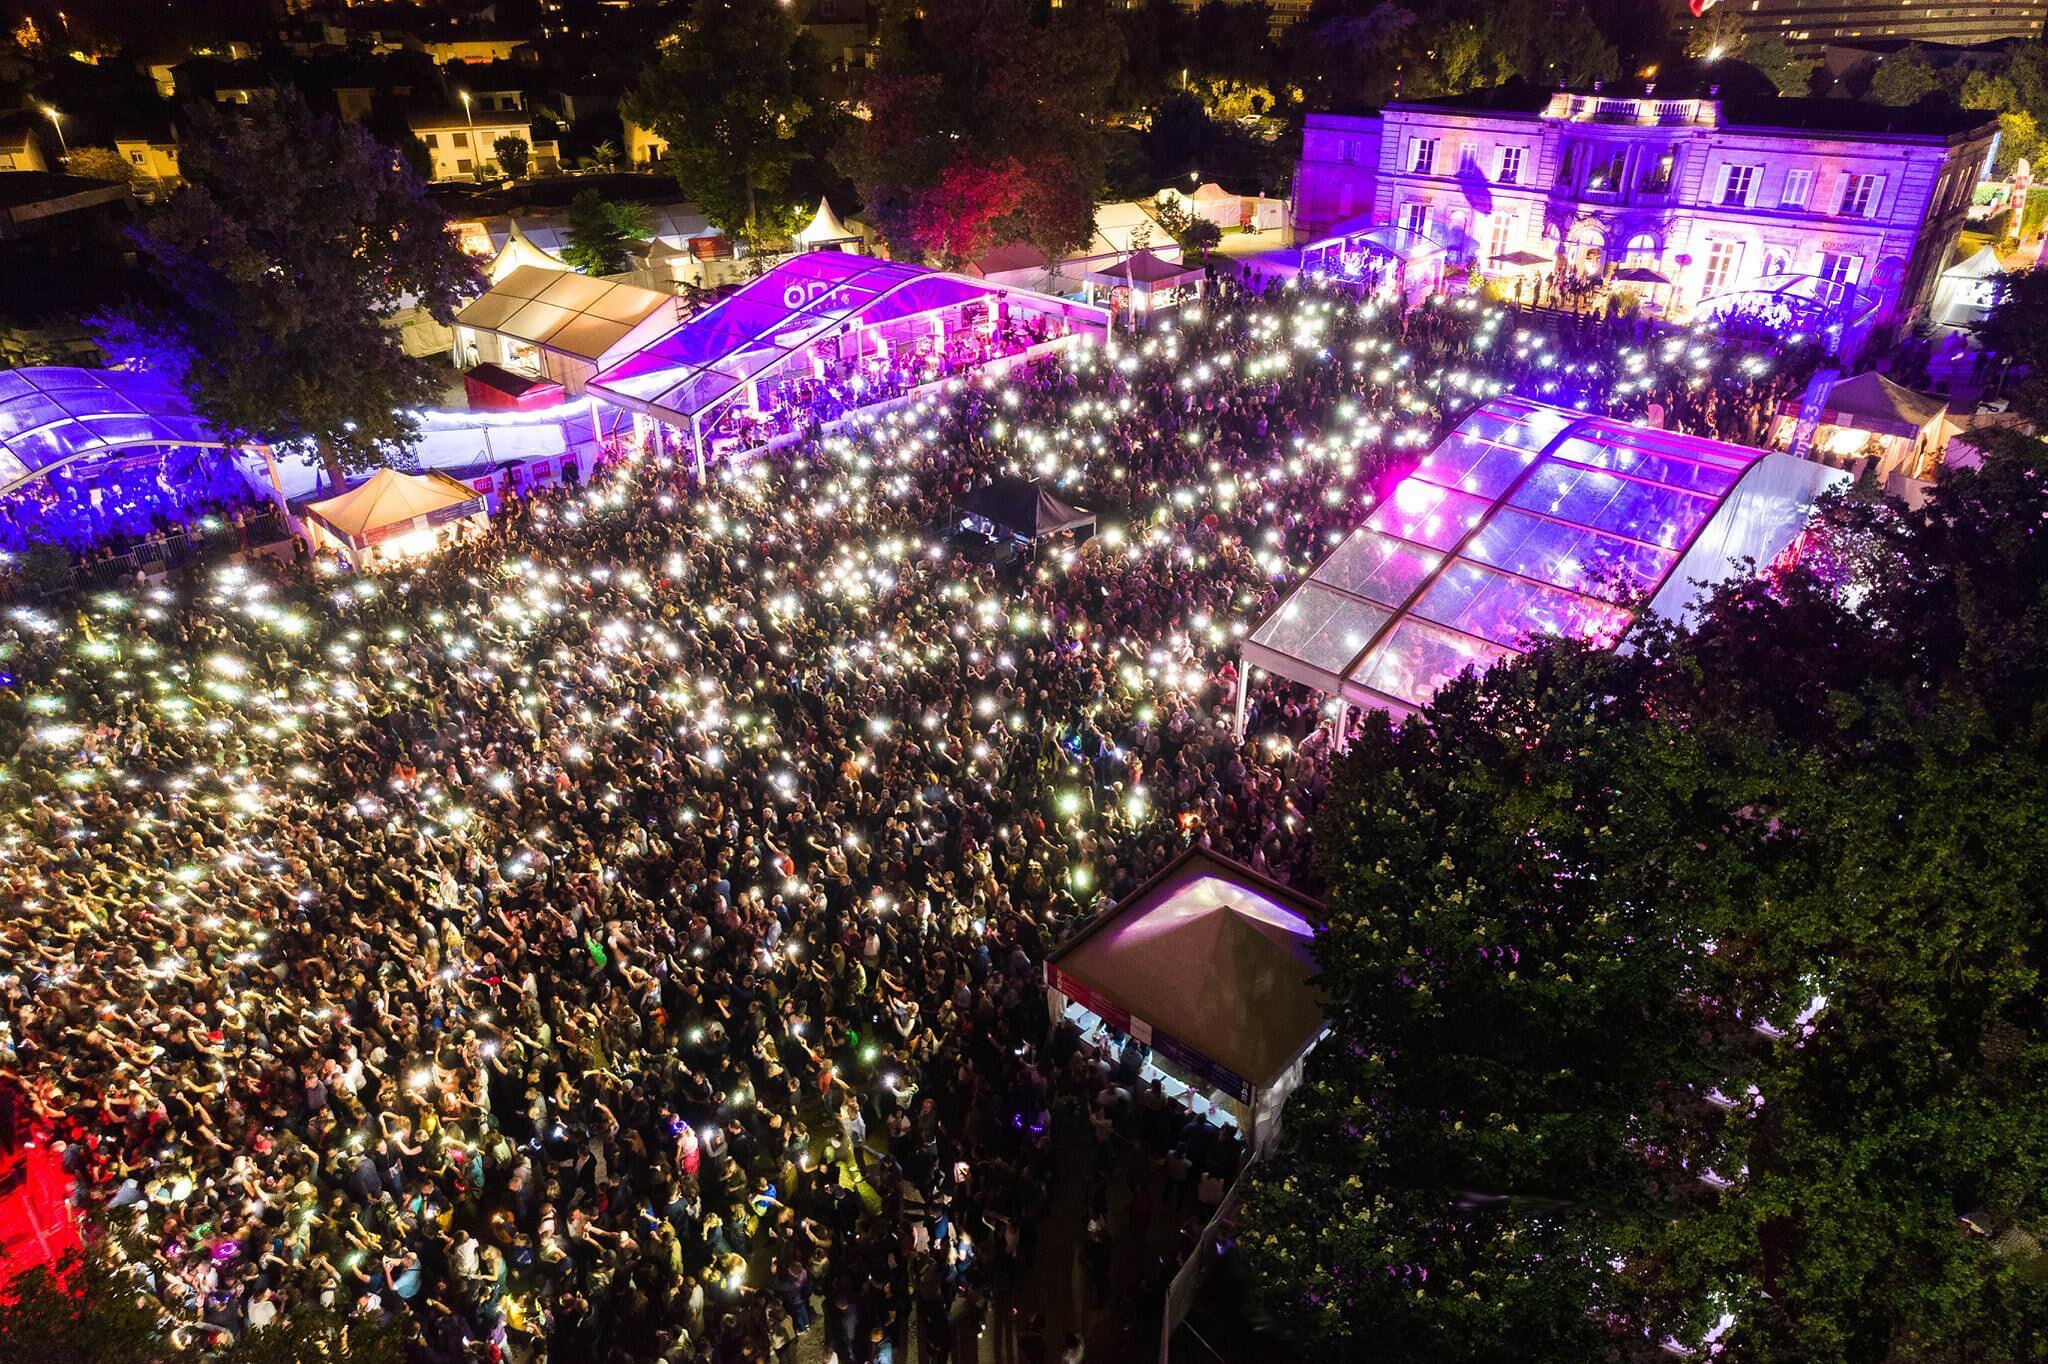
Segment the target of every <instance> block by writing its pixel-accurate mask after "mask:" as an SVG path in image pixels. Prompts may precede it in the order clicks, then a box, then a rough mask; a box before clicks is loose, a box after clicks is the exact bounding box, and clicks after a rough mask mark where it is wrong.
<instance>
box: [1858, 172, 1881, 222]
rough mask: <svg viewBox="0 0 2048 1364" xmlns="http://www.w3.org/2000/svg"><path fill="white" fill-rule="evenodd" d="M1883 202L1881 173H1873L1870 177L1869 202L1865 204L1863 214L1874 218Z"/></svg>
mask: <svg viewBox="0 0 2048 1364" xmlns="http://www.w3.org/2000/svg"><path fill="white" fill-rule="evenodd" d="M1883 204H1884V177H1883V176H1882V175H1873V176H1871V177H1870V203H1869V204H1868V205H1866V207H1865V212H1864V214H1863V216H1864V217H1866V218H1875V217H1876V216H1877V215H1878V212H1879V210H1880V209H1881V207H1882V206H1883Z"/></svg>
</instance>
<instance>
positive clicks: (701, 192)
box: [627, 0, 832, 245]
mask: <svg viewBox="0 0 2048 1364" xmlns="http://www.w3.org/2000/svg"><path fill="white" fill-rule="evenodd" d="M829 110H830V101H829V100H828V99H827V98H826V95H825V88H824V58H823V55H822V53H821V52H820V51H819V49H818V45H817V43H816V41H815V40H813V39H811V38H810V37H808V36H807V35H806V34H805V33H804V32H803V30H802V28H801V27H800V26H799V25H798V23H797V20H796V15H795V11H794V10H792V9H791V8H790V7H789V6H787V5H782V4H777V3H775V0H695V3H694V4H693V5H692V6H691V8H690V17H689V20H688V22H687V23H686V24H685V25H684V26H683V31H682V33H681V35H680V37H679V39H678V41H677V42H676V43H675V45H674V46H673V47H671V48H670V49H669V50H668V51H667V52H665V53H664V54H663V55H662V57H661V58H660V60H658V61H657V62H655V63H654V65H652V66H650V67H648V68H647V70H646V71H645V72H644V73H643V74H642V75H641V78H640V87H639V89H638V91H636V92H635V93H634V95H633V96H632V97H631V98H630V99H629V101H628V105H627V112H628V113H629V115H630V116H631V117H632V118H633V120H634V121H635V122H637V123H640V124H643V125H645V126H646V127H649V128H652V129H653V130H654V132H655V134H656V135H657V136H659V137H660V138H661V139H662V141H664V142H666V143H667V144H668V149H669V150H668V166H669V170H670V172H671V173H672V174H673V175H674V176H675V178H676V183H677V184H678V185H680V186H681V187H682V190H683V193H685V194H687V195H689V196H690V198H691V199H692V200H694V201H695V202H696V204H697V206H698V207H699V208H700V209H702V210H703V213H704V216H705V217H706V218H708V219H709V220H710V221H711V223H712V224H713V225H714V226H716V227H717V228H718V229H719V230H720V231H722V232H725V233H727V234H728V235H730V236H734V237H738V238H741V239H743V240H745V241H746V242H747V243H749V244H750V245H751V244H753V243H756V242H758V241H759V240H760V237H761V224H762V220H763V218H764V216H765V215H767V214H770V213H772V212H773V211H774V210H776V209H777V208H782V209H787V208H789V207H791V206H792V205H793V204H794V202H795V200H794V196H793V193H792V183H793V181H794V179H795V176H796V173H797V170H798V167H799V166H800V165H802V164H803V163H804V162H806V161H808V160H811V159H813V158H814V157H816V156H818V155H819V154H820V153H821V152H822V150H823V148H824V147H825V146H826V145H827V143H828V142H829V141H830V139H831V136H832V129H831V126H830V123H829V117H830V115H829Z"/></svg>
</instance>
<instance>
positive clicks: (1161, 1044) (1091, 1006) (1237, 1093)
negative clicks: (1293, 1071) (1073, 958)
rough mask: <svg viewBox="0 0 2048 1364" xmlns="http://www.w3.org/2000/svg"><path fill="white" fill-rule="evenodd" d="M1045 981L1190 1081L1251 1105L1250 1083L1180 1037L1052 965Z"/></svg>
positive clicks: (1047, 967) (1047, 970)
mask: <svg viewBox="0 0 2048 1364" xmlns="http://www.w3.org/2000/svg"><path fill="white" fill-rule="evenodd" d="M1045 979H1046V984H1048V985H1050V986H1052V988H1053V989H1055V990H1058V991H1059V992H1060V993H1061V994H1063V995H1065V996H1066V997H1067V998H1068V999H1070V1000H1072V1001H1073V1002H1074V1003H1076V1004H1078V1005H1080V1006H1081V1007H1082V1008H1084V1009H1086V1010H1088V1011H1089V1012H1090V1013H1092V1014H1094V1015H1095V1016H1096V1017H1097V1018H1100V1019H1101V1020H1102V1021H1103V1022H1104V1023H1106V1024H1108V1025H1109V1027H1110V1028H1111V1029H1113V1030H1114V1031H1116V1032H1120V1033H1122V1034H1123V1035H1124V1036H1126V1037H1134V1038H1136V1039H1137V1040H1138V1041H1139V1042H1142V1043H1144V1044H1146V1045H1147V1046H1150V1047H1151V1048H1152V1054H1153V1055H1154V1056H1156V1057H1165V1058H1166V1059H1167V1060H1168V1061H1170V1062H1172V1063H1173V1065H1174V1068H1175V1069H1177V1070H1179V1071H1180V1072H1181V1073H1182V1074H1183V1075H1186V1076H1187V1077H1188V1078H1189V1079H1191V1080H1194V1081H1196V1082H1198V1083H1200V1084H1202V1085H1205V1086H1207V1087H1208V1088H1210V1089H1212V1090H1214V1091H1216V1092H1217V1093H1219V1094H1227V1095H1229V1096H1230V1097H1231V1098H1233V1099H1236V1100H1237V1101H1238V1102H1239V1103H1241V1104H1249V1103H1250V1102H1251V1101H1252V1082H1251V1081H1250V1080H1247V1079H1245V1078H1244V1076H1242V1075H1239V1074H1238V1073H1237V1072H1236V1071H1234V1070H1231V1069H1229V1068H1228V1067H1226V1066H1220V1065H1218V1064H1216V1062H1214V1061H1212V1060H1210V1059H1209V1058H1208V1057H1206V1056H1204V1055H1202V1053H1200V1052H1198V1051H1196V1050H1195V1049H1194V1048H1193V1047H1190V1046H1188V1045H1187V1044H1186V1043H1184V1042H1182V1041H1181V1040H1180V1039H1179V1038H1177V1037H1174V1036H1173V1035H1171V1034H1170V1033H1164V1032H1161V1031H1160V1030H1159V1029H1157V1028H1155V1027H1153V1026H1152V1025H1151V1024H1150V1023H1148V1022H1146V1021H1145V1020H1144V1019H1142V1018H1133V1017H1132V1016H1131V1013H1130V1010H1128V1009H1126V1008H1124V1007H1123V1006H1122V1005H1120V1004H1116V1003H1114V1002H1113V1001H1111V1000H1107V999H1104V998H1103V997H1102V996H1101V995H1099V994H1097V993H1096V992H1095V991H1094V990H1092V989H1090V988H1089V987H1088V986H1086V985H1084V984H1082V983H1081V982H1080V981H1078V980H1075V979H1074V978H1073V977H1072V976H1070V975H1068V974H1067V973H1066V972H1064V971H1062V970H1060V968H1059V967H1057V966H1055V965H1053V964H1052V963H1051V962H1047V963H1046V964H1045Z"/></svg>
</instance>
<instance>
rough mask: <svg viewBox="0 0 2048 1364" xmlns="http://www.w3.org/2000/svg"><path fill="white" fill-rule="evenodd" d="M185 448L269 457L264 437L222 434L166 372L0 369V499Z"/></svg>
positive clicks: (47, 367)
mask: <svg viewBox="0 0 2048 1364" xmlns="http://www.w3.org/2000/svg"><path fill="white" fill-rule="evenodd" d="M180 447H183V448H188V449H190V448H199V449H214V450H239V449H249V450H254V451H256V452H258V453H260V454H261V455H262V456H263V457H264V459H265V461H266V462H268V460H269V456H270V451H269V449H268V448H267V447H265V446H263V445H262V444H261V443H257V442H246V443H236V442H232V441H227V440H223V439H222V438H221V436H220V434H219V433H218V432H216V431H215V430H214V429H213V428H212V427H211V426H210V425H209V424H208V423H207V422H206V421H205V420H204V419H203V418H201V417H199V416H197V415H195V414H194V413H193V411H192V404H191V403H190V402H188V401H186V398H185V395H184V394H183V393H182V392H180V391H179V389H178V387H177V385H176V384H175V383H173V382H172V381H171V380H169V379H167V378H164V377H163V376H161V375H157V374H152V373H148V372H145V371H130V370H117V369H80V368H76V367H73V366H68V365H51V366H42V367H35V368H29V369H12V370H0V497H5V496H6V495H7V494H9V493H12V492H14V491H15V490H16V489H19V488H22V487H24V486H26V485H28V484H30V483H33V482H34V481H35V480H37V479H39V478H46V477H48V476H49V475H51V474H54V473H56V472H57V471H59V470H60V469H61V470H68V471H70V472H71V473H73V474H90V472H91V470H92V468H93V467H94V466H96V465H101V464H109V463H112V462H114V461H117V460H118V461H127V460H132V459H137V458H144V457H148V456H150V455H153V454H154V455H159V456H160V455H161V454H162V453H163V452H165V451H168V450H172V449H177V448H180ZM274 481H275V480H274V470H273V482H274Z"/></svg>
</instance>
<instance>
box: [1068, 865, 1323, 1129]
mask: <svg viewBox="0 0 2048 1364" xmlns="http://www.w3.org/2000/svg"><path fill="white" fill-rule="evenodd" d="M1321 914H1322V906H1321V905H1320V904H1319V903H1318V902H1316V901H1315V900H1313V899H1310V898H1309V897H1308V896H1305V895H1302V894H1300V893H1299V892H1297V891H1294V890H1291V889H1289V888H1288V887H1286V886H1283V885H1281V884H1280V883H1279V882H1277V881H1273V880H1270V879H1268V878H1267V877H1264V876H1261V875H1260V874H1259V873H1257V872H1255V871H1253V870H1252V869H1251V868H1249V867H1246V866H1242V865H1240V864H1238V863H1236V862H1233V861H1231V860H1230V859H1228V858H1226V857H1221V856H1218V855H1217V854H1215V853H1212V852H1209V851H1208V850H1207V849H1204V848H1200V847H1193V848H1189V849H1188V850H1187V851H1186V852H1184V853H1182V854H1181V855H1180V856H1179V857H1178V858H1176V859H1174V860H1173V861H1172V862H1170V863H1168V864H1167V866H1166V867H1165V868H1164V869H1163V870H1162V871H1160V872H1159V874H1158V875H1156V876H1154V877H1153V878H1152V879H1151V880H1149V881H1147V882H1146V883H1145V884H1144V885H1142V886H1140V887H1139V888H1138V889H1137V890H1135V891H1133V892H1132V893H1131V894H1130V895H1129V896H1127V897H1125V898H1124V899H1123V900H1122V901H1121V902H1119V903H1118V904H1117V905H1115V906H1114V907H1113V908H1111V909H1109V910H1107V911H1105V912H1104V913H1102V914H1100V915H1097V916H1096V917H1095V918H1094V919H1092V920H1090V921H1089V922H1088V923H1087V924H1086V925H1085V926H1084V927H1083V928H1082V929H1081V930H1080V931H1079V932H1078V933H1076V934H1075V935H1074V936H1073V937H1071V938H1069V939H1068V940H1067V941H1066V942H1065V943H1062V944H1061V945H1060V946H1059V947H1057V948H1055V949H1054V950H1053V952H1052V954H1051V955H1050V956H1049V957H1048V958H1047V959H1046V963H1045V981H1046V992H1047V1003H1048V1005H1049V1006H1050V1009H1051V1011H1052V1014H1053V1016H1054V1017H1055V1018H1057V1017H1060V1016H1062V1015H1066V1016H1068V1017H1074V1018H1075V1019H1076V1021H1078V1022H1081V1023H1082V1024H1083V1025H1084V1026H1091V1027H1092V1026H1096V1025H1098V1023H1099V1025H1100V1026H1105V1027H1107V1028H1108V1029H1110V1030H1111V1031H1112V1032H1115V1033H1117V1034H1119V1035H1121V1036H1124V1037H1134V1038H1136V1039H1137V1040H1138V1041H1140V1042H1143V1043H1145V1044H1147V1045H1149V1046H1150V1047H1151V1048H1152V1063H1153V1065H1154V1066H1156V1067H1157V1068H1158V1069H1159V1070H1160V1071H1161V1072H1162V1073H1163V1074H1164V1076H1166V1077H1168V1078H1170V1079H1171V1080H1172V1081H1174V1082H1176V1083H1177V1084H1178V1085H1184V1086H1186V1087H1187V1088H1189V1089H1192V1090H1195V1091H1197V1092H1198V1093H1200V1094H1203V1095H1204V1096H1206V1097H1207V1098H1208V1099H1209V1101H1210V1102H1211V1103H1212V1104H1214V1105H1215V1107H1216V1108H1217V1109H1219V1110H1220V1111H1221V1113H1222V1114H1225V1115H1227V1116H1228V1118H1229V1119H1230V1120H1231V1121H1233V1122H1235V1123H1236V1124H1237V1126H1238V1128H1239V1129H1240V1130H1241V1131H1242V1132H1243V1133H1244V1135H1245V1139H1246V1142H1247V1143H1248V1144H1249V1145H1250V1147H1251V1148H1252V1149H1253V1150H1265V1149H1267V1148H1269V1147H1270V1146H1271V1145H1272V1143H1273V1142H1274V1141H1275V1140H1276V1139H1277V1138H1278V1137H1279V1128H1280V1111H1281V1108H1282V1106H1283V1105H1284V1104H1285V1103H1286V1101H1287V1096H1288V1095H1289V1094H1291V1093H1292V1092H1293V1091H1294V1088H1295V1086H1296V1085H1298V1084H1299V1083H1300V1082H1301V1075H1302V1068H1303V1062H1304V1060H1305V1059H1306V1058H1307V1056H1308V1053H1309V1050H1310V1049H1311V1048H1312V1047H1314V1045H1315V1043H1316V1041H1317V1039H1319V1038H1320V1037H1321V1036H1322V1034H1323V1028H1324V1015H1323V1004H1322V1000H1321V998H1320V997H1319V996H1318V994H1317V992H1316V989H1315V986H1314V985H1313V984H1312V983H1311V981H1312V979H1313V978H1314V976H1315V975H1316V974H1317V969H1318V968H1317V967H1316V964H1315V961H1314V958H1313V957H1312V956H1311V955H1310V950H1309V944H1310V943H1311V942H1312V941H1313V939H1314V936H1315V929H1314V927H1313V921H1314V920H1315V919H1316V918H1318V917H1320V916H1321Z"/></svg>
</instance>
